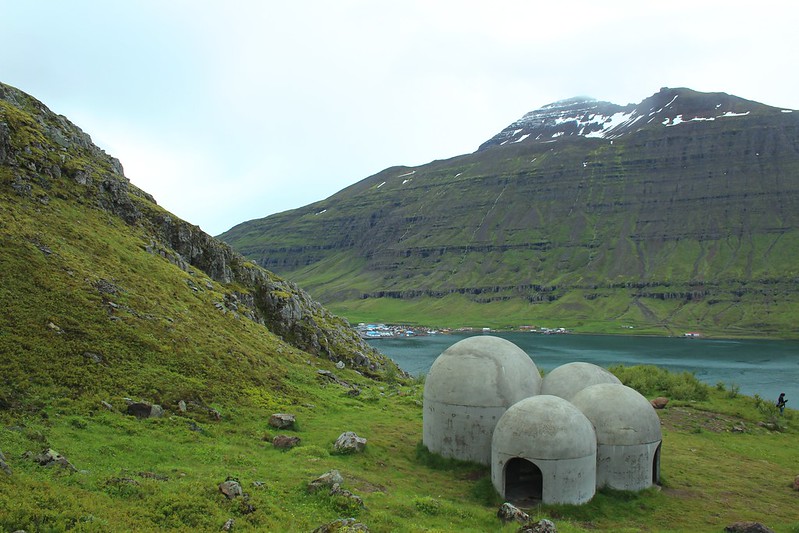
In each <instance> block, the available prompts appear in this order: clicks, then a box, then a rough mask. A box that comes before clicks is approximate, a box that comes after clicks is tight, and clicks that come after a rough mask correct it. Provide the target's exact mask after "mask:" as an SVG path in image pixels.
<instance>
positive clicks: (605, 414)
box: [571, 383, 662, 490]
mask: <svg viewBox="0 0 799 533" xmlns="http://www.w3.org/2000/svg"><path fill="white" fill-rule="evenodd" d="M571 401H572V404H574V406H575V407H577V408H578V409H579V410H580V411H582V412H583V414H585V416H586V417H588V419H589V420H590V421H591V423H592V424H593V425H594V428H595V430H596V436H597V486H598V487H604V486H608V487H611V488H614V489H619V490H642V489H645V488H647V487H650V486H652V485H653V484H654V483H656V482H657V480H658V479H659V477H660V453H659V452H660V450H659V447H660V443H661V440H662V433H661V430H660V418H659V417H658V415H657V413H656V412H655V409H654V408H653V407H652V405H651V404H650V403H649V401H648V400H647V399H646V398H644V397H643V396H642V395H641V394H639V393H638V391H636V390H635V389H632V388H630V387H627V386H625V385H621V384H611V383H604V384H598V385H592V386H590V387H586V388H585V389H583V390H582V391H580V392H579V393H577V394H576V395H574V397H573V398H572V400H571Z"/></svg>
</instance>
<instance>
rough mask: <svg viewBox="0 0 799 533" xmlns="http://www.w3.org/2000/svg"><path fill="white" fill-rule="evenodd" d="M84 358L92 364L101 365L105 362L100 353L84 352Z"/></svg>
mask: <svg viewBox="0 0 799 533" xmlns="http://www.w3.org/2000/svg"><path fill="white" fill-rule="evenodd" d="M83 357H85V358H86V359H88V360H89V361H91V362H92V363H96V364H98V365H99V364H100V363H102V362H103V356H102V355H100V354H99V353H94V352H83Z"/></svg>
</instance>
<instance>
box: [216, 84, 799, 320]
mask: <svg viewBox="0 0 799 533" xmlns="http://www.w3.org/2000/svg"><path fill="white" fill-rule="evenodd" d="M797 237H799V113H798V112H793V111H792V110H787V109H780V108H775V107H770V106H767V105H764V104H761V103H757V102H752V101H748V100H744V99H741V98H738V97H735V96H732V95H728V94H724V93H701V92H697V91H693V90H690V89H685V88H676V89H675V88H663V89H661V90H660V91H659V92H658V93H656V94H654V95H652V96H650V97H648V98H646V99H644V100H643V101H642V102H640V103H639V104H630V105H625V106H620V105H616V104H612V103H608V102H601V101H596V100H593V99H590V98H584V97H580V98H572V99H569V100H564V101H560V102H555V103H553V104H550V105H547V106H544V107H543V108H541V109H538V110H536V111H532V112H530V113H527V114H526V115H525V116H524V117H522V118H521V119H519V120H518V121H516V122H514V123H513V124H511V125H509V126H508V127H507V128H505V129H504V130H502V131H501V132H499V133H498V134H497V135H495V136H494V137H492V138H491V139H489V140H488V141H486V142H485V143H483V144H482V145H481V146H480V147H479V148H478V150H477V151H475V152H474V153H471V154H466V155H462V156H458V157H454V158H451V159H447V160H442V161H433V162H431V163H429V164H426V165H421V166H418V167H391V168H387V169H386V170H383V171H382V172H379V173H378V174H375V175H373V176H370V177H368V178H366V179H364V180H362V181H360V182H358V183H355V184H354V185H352V186H350V187H347V188H345V189H343V190H342V191H340V192H338V193H337V194H335V195H333V196H331V197H329V198H327V199H325V200H323V201H320V202H316V203H313V204H311V205H308V206H305V207H302V208H299V209H295V210H291V211H286V212H283V213H279V214H276V215H272V216H269V217H266V218H263V219H258V220H252V221H248V222H245V223H242V224H240V225H237V226H236V227H234V228H232V229H230V230H229V231H227V232H225V233H224V234H222V235H220V238H221V239H222V240H224V241H226V242H228V243H230V245H231V246H233V248H234V249H236V250H238V251H240V252H241V253H243V254H244V255H245V256H247V257H248V258H250V259H252V260H253V261H255V262H256V263H258V264H259V265H261V266H264V267H266V268H270V269H272V270H274V271H275V272H278V273H280V274H281V275H284V276H286V277H287V278H289V279H292V280H294V281H296V282H297V283H300V284H301V285H302V286H303V287H305V288H306V290H308V291H309V292H311V293H312V294H314V296H315V297H317V298H319V299H320V301H322V302H324V303H326V304H327V305H329V306H331V307H332V308H333V309H336V310H337V311H339V312H343V313H347V314H348V315H349V316H350V317H351V318H353V317H359V318H368V317H374V318H381V319H384V320H391V319H396V320H402V319H403V318H404V319H405V320H422V321H434V323H436V324H442V323H443V324H450V325H474V326H479V325H491V326H499V325H522V324H556V325H567V326H570V327H575V328H577V329H580V328H582V329H584V330H586V331H610V332H619V331H622V330H627V329H629V328H635V330H636V331H646V332H655V333H681V330H683V329H684V328H701V329H702V330H706V331H709V332H710V331H712V332H715V333H719V334H725V335H763V334H767V335H784V336H795V335H797V334H799V329H798V328H797V326H796V321H795V320H794V314H795V313H794V311H792V310H793V309H795V308H796V304H797V289H796V287H797V279H799V278H798V277H797V269H796V264H797V260H799V252H797V250H799V246H797V245H799V242H798V239H797Z"/></svg>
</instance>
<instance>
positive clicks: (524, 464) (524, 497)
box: [505, 457, 544, 502]
mask: <svg viewBox="0 0 799 533" xmlns="http://www.w3.org/2000/svg"><path fill="white" fill-rule="evenodd" d="M543 493H544V476H543V474H542V473H541V469H540V468H538V467H537V466H536V465H535V464H534V463H531V462H530V461H528V460H527V459H521V458H519V457H515V458H513V459H511V460H510V461H508V464H507V465H506V466H505V498H506V499H508V500H510V501H513V502H520V501H525V502H527V501H541V497H542V495H543Z"/></svg>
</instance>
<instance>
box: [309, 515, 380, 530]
mask: <svg viewBox="0 0 799 533" xmlns="http://www.w3.org/2000/svg"><path fill="white" fill-rule="evenodd" d="M345 531H346V532H347V533H349V532H357V531H365V532H366V533H368V532H369V528H368V527H366V525H365V524H362V523H361V522H356V521H355V519H354V518H339V519H338V520H334V521H332V522H330V523H329V524H325V525H322V526H319V527H318V528H316V529H314V530H313V533H336V532H342V533H343V532H345Z"/></svg>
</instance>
